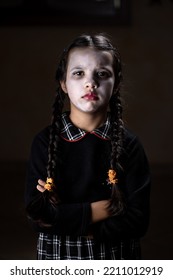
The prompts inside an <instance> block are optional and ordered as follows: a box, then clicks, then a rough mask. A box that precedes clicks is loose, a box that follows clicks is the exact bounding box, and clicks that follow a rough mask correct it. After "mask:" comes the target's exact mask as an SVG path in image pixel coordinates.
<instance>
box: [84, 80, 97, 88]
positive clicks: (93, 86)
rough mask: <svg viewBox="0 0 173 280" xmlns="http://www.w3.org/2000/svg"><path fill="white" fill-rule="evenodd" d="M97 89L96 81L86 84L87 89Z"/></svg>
mask: <svg viewBox="0 0 173 280" xmlns="http://www.w3.org/2000/svg"><path fill="white" fill-rule="evenodd" d="M97 87H98V85H97V82H96V81H94V80H92V81H88V82H86V83H85V88H86V89H95V88H97Z"/></svg>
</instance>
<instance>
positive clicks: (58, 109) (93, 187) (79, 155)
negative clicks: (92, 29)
mask: <svg viewBox="0 0 173 280" xmlns="http://www.w3.org/2000/svg"><path fill="white" fill-rule="evenodd" d="M56 80H57V95H56V99H55V103H54V107H53V109H54V110H53V117H52V123H51V125H50V126H49V127H47V128H45V129H44V130H43V131H41V132H40V133H39V134H38V135H37V136H36V137H35V139H34V141H33V144H32V149H31V156H30V160H29V168H28V175H27V186H26V195H25V196H26V197H25V200H26V210H27V213H28V216H29V217H30V219H31V221H32V223H33V225H34V228H35V230H36V231H37V232H39V237H38V244H37V254H38V259H64V260H65V259H68V260H70V259H72V260H75V259H81V260H82V259H97V260H98V259H140V257H141V256H140V242H139V239H140V237H141V236H143V235H144V234H145V232H146V230H147V227H148V222H149V193H150V173H149V167H148V162H147V158H146V155H145V153H144V150H143V148H142V146H141V144H140V142H139V140H138V138H137V137H136V136H135V135H134V134H133V133H132V132H130V131H129V130H128V129H127V128H125V127H124V124H123V121H122V106H121V99H120V85H121V80H122V73H121V60H120V56H119V53H118V51H117V49H116V48H114V47H113V46H112V44H111V42H110V41H109V39H108V38H106V37H105V36H103V35H100V34H98V35H95V36H90V35H82V36H79V37H78V38H76V39H75V40H74V41H73V42H72V44H70V45H69V46H68V48H67V49H65V50H64V52H63V54H62V57H61V58H60V61H59V65H58V68H57V73H56ZM65 96H68V97H69V100H70V111H69V112H63V105H64V98H65Z"/></svg>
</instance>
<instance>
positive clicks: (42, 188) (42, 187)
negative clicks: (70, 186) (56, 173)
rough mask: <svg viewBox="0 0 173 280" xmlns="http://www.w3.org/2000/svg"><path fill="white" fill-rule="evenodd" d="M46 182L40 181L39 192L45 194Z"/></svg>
mask: <svg viewBox="0 0 173 280" xmlns="http://www.w3.org/2000/svg"><path fill="white" fill-rule="evenodd" d="M45 184H46V183H45V182H44V181H43V180H41V179H39V180H38V185H37V190H38V191H40V192H44V191H45V188H44V186H45Z"/></svg>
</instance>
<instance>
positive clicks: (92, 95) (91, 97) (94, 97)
mask: <svg viewBox="0 0 173 280" xmlns="http://www.w3.org/2000/svg"><path fill="white" fill-rule="evenodd" d="M83 98H84V99H86V100H98V96H97V94H95V93H94V92H88V93H87V94H85V95H84V96H83Z"/></svg>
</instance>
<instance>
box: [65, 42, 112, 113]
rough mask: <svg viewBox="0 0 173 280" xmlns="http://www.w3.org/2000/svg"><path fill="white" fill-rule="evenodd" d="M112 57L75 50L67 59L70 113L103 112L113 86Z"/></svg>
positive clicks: (79, 49)
mask: <svg viewBox="0 0 173 280" xmlns="http://www.w3.org/2000/svg"><path fill="white" fill-rule="evenodd" d="M114 81H115V77H114V72H113V57H112V55H111V53H109V52H107V51H98V50H95V49H93V48H89V47H86V48H75V49H73V50H71V52H70V54H69V59H68V67H67V74H66V81H63V82H61V86H62V89H63V91H64V92H66V93H68V96H69V99H70V104H71V112H75V113H76V112H77V111H80V112H85V113H95V112H98V111H103V110H107V107H108V103H109V100H110V97H111V95H112V92H113V87H114Z"/></svg>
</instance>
